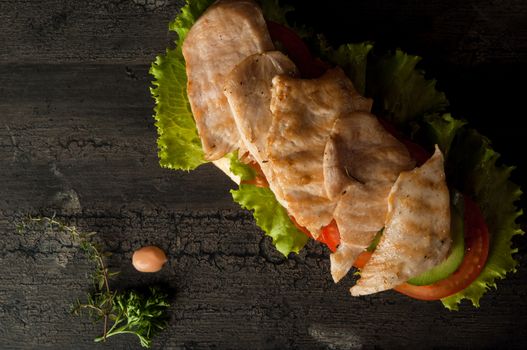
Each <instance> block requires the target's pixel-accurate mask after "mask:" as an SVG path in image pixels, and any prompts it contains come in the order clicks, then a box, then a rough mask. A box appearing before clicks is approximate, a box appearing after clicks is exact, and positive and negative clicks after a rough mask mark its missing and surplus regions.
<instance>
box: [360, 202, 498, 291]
mask: <svg viewBox="0 0 527 350" xmlns="http://www.w3.org/2000/svg"><path fill="white" fill-rule="evenodd" d="M464 201H465V257H464V258H463V261H462V262H461V265H459V268H458V269H457V270H456V272H454V273H453V274H452V275H450V277H448V278H446V279H444V280H441V281H439V282H436V283H434V284H431V285H428V286H414V285H411V284H408V283H404V284H402V285H400V286H398V287H396V288H394V289H395V290H396V291H398V292H399V293H402V294H406V295H408V296H410V297H412V298H415V299H420V300H438V299H441V298H445V297H448V296H450V295H452V294H456V293H457V292H460V291H462V290H463V289H465V288H467V287H468V286H469V285H470V284H471V283H472V282H474V280H475V279H476V278H477V277H478V276H479V275H480V273H481V270H483V267H485V263H486V262H487V256H488V253H489V230H488V228H487V224H486V223H485V219H484V217H483V214H482V213H481V210H480V209H479V207H478V205H477V204H476V203H475V202H474V201H473V200H471V199H470V198H469V197H467V196H464ZM370 257H371V252H364V253H362V254H361V255H359V257H358V258H357V261H355V263H354V264H353V266H355V267H357V268H362V267H364V265H365V264H366V262H368V260H369V259H370Z"/></svg>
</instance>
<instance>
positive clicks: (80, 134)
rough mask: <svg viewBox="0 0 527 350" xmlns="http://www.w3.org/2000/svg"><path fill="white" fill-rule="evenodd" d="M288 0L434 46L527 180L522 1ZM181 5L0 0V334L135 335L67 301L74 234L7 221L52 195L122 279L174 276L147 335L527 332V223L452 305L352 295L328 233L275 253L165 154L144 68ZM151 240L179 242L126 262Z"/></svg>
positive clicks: (248, 345)
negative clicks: (493, 276)
mask: <svg viewBox="0 0 527 350" xmlns="http://www.w3.org/2000/svg"><path fill="white" fill-rule="evenodd" d="M295 3H296V4H297V7H299V8H300V7H302V8H301V11H300V14H299V15H298V16H297V17H298V18H302V19H303V22H304V23H310V24H312V25H313V26H314V27H315V28H316V29H317V30H318V31H323V32H326V34H328V37H329V39H330V40H331V41H332V42H333V43H335V44H338V43H342V42H345V41H358V40H365V39H369V40H376V41H377V42H378V43H379V46H382V47H386V48H394V47H397V46H398V47H401V48H403V49H405V50H406V51H409V52H411V53H414V54H419V55H422V56H424V57H425V60H424V62H423V67H424V68H426V70H427V72H428V73H429V74H430V75H431V76H435V77H437V78H438V79H439V86H440V88H441V89H442V90H444V91H446V93H447V95H448V96H449V98H450V100H451V103H452V110H453V111H454V112H455V113H456V114H457V115H458V116H462V117H464V118H467V119H469V120H470V121H471V122H472V123H473V124H474V125H476V126H477V127H478V128H479V129H480V130H482V131H483V133H485V134H486V135H488V136H489V137H491V138H492V139H493V140H494V144H495V146H496V149H497V150H498V151H500V152H501V153H502V154H503V158H504V160H505V161H506V162H507V163H509V164H516V165H518V166H519V167H518V169H517V171H516V172H515V173H514V177H515V179H516V181H518V182H520V183H521V184H522V185H524V187H525V185H526V184H527V182H526V181H525V180H524V178H525V176H526V174H527V161H526V157H525V154H524V150H525V143H524V142H525V134H526V131H527V128H526V127H525V126H524V125H525V120H524V119H525V99H526V98H525V92H526V88H525V86H526V83H527V79H526V76H527V2H525V1H522V0H504V1H490V0H484V1H477V0H470V1H453V0H448V1H440V0H433V1H426V2H415V1H404V2H392V1H388V0H382V1H381V0H379V1H370V2H367V1H353V2H349V3H347V5H346V7H345V8H343V7H342V3H341V2H337V1H334V2H329V3H328V2H323V3H324V4H323V5H316V4H312V5H311V4H310V5H307V4H303V5H302V6H301V1H295ZM319 3H321V2H319ZM180 6H181V1H169V0H133V1H131V0H130V1H123V0H119V1H118V0H95V1H68V0H42V1H28V0H20V1H19V0H0V235H1V236H0V266H1V268H2V273H1V274H0V348H1V349H94V348H97V347H101V348H109V349H129V348H138V343H137V341H136V339H135V338H133V337H131V336H130V337H128V336H124V337H120V338H119V337H116V338H114V339H111V340H109V341H108V342H107V343H106V344H104V345H95V344H94V343H92V339H93V338H94V337H95V336H96V335H98V334H99V332H100V327H99V325H93V324H92V323H90V321H88V320H87V319H86V318H77V317H74V316H72V315H70V314H69V313H68V310H69V305H70V304H71V302H72V301H74V300H75V299H76V298H83V297H84V293H85V291H86V290H88V289H89V287H90V283H89V281H88V278H87V275H88V274H89V273H90V271H91V265H90V263H89V262H88V261H87V259H86V258H85V257H84V256H83V255H82V254H81V253H80V252H78V251H77V249H76V248H74V247H72V245H71V242H70V241H68V239H64V238H61V237H58V236H52V235H43V234H40V235H37V234H30V235H25V236H19V235H16V234H15V230H14V221H15V220H16V218H17V217H21V216H23V215H25V214H27V213H33V214H35V213H44V214H48V215H49V214H50V213H52V212H54V211H55V212H57V213H58V215H59V216H60V217H61V219H63V220H65V221H67V222H69V223H73V224H76V225H78V226H79V227H81V228H83V229H84V230H96V231H97V232H99V234H100V236H101V238H102V240H103V241H104V242H105V244H106V246H107V247H108V249H109V250H111V251H112V252H113V253H114V256H113V258H112V259H111V261H110V263H111V264H112V265H113V266H118V267H120V268H121V269H122V270H123V273H122V275H121V277H120V278H119V280H118V281H117V282H116V284H118V285H120V286H130V285H136V284H142V283H146V282H165V283H167V284H169V285H170V286H171V287H172V288H173V289H174V290H175V299H174V301H173V305H172V307H171V309H170V315H171V320H170V327H169V329H168V330H167V331H165V332H164V333H163V334H162V335H160V336H158V337H157V338H156V339H155V342H154V347H155V348H170V349H208V348H216V349H275V348H276V349H284V348H296V349H355V348H361V347H363V348H374V347H379V348H408V349H414V348H430V347H434V348H468V347H471V348H472V347H474V348H504V347H506V348H522V347H525V345H524V343H526V342H527V269H526V268H525V266H524V265H525V263H526V262H527V255H526V252H527V243H526V238H525V237H519V238H516V239H515V243H516V245H517V246H519V247H520V249H521V251H520V254H518V255H517V258H518V260H519V261H520V267H519V270H518V273H516V274H515V275H511V276H510V277H509V278H507V279H506V280H504V281H502V282H500V283H499V286H498V289H497V290H492V291H490V292H489V293H488V294H487V295H486V296H485V297H484V298H483V299H482V301H481V308H480V309H474V308H472V307H471V306H469V305H468V304H463V305H462V307H461V310H460V311H459V312H450V311H448V310H446V309H444V308H443V307H442V306H441V305H440V303H437V302H420V301H416V300H411V299H409V298H406V297H404V296H401V295H398V294H396V293H394V292H386V293H382V294H378V295H374V296H370V297H364V298H356V299H352V298H351V297H350V296H349V293H348V287H349V283H350V281H351V280H350V279H347V280H346V281H344V282H343V283H340V284H338V285H334V284H333V283H332V281H331V278H330V275H329V260H328V251H327V250H326V249H323V248H322V247H321V246H319V245H315V244H310V245H308V247H307V248H306V249H304V250H303V251H302V253H301V254H299V255H298V256H294V257H291V258H290V259H288V260H286V259H283V258H282V257H281V256H280V255H279V254H277V253H276V252H275V251H274V249H273V248H272V246H271V244H270V242H269V240H268V239H267V238H264V237H263V236H262V233H261V231H260V230H259V229H257V228H256V227H255V225H254V222H253V219H252V217H251V215H250V214H248V213H247V212H245V211H243V210H240V208H239V207H237V206H236V205H235V204H233V202H232V200H231V197H230V194H229V192H228V190H229V189H230V188H232V187H233V184H232V183H230V182H229V180H228V179H227V178H226V177H225V176H223V175H222V174H221V173H220V172H219V171H218V170H216V169H215V168H213V167H211V166H203V167H202V168H200V169H198V170H197V171H194V172H192V173H183V172H175V171H170V170H166V169H161V168H160V167H159V166H158V162H157V156H156V130H155V127H154V125H153V118H152V117H151V115H152V107H153V101H152V99H151V97H150V94H149V90H148V87H149V85H150V81H151V80H152V77H151V76H149V74H148V68H149V64H150V62H151V61H152V60H153V59H154V57H155V56H156V55H157V54H159V53H161V52H163V51H164V49H165V47H167V46H168V45H169V43H170V42H171V40H172V38H173V36H172V34H169V33H168V32H167V24H168V22H169V21H170V20H171V19H172V18H173V17H174V15H175V14H176V13H177V12H178V9H179V8H180ZM146 244H156V245H159V246H160V247H163V248H164V249H165V250H166V251H167V252H168V254H169V258H170V260H169V263H168V266H167V267H166V268H165V269H164V270H163V271H162V272H160V273H158V274H154V275H141V274H139V273H137V272H135V271H134V270H133V268H132V267H131V264H130V257H131V254H132V252H133V250H134V249H136V248H137V247H140V246H142V245H146Z"/></svg>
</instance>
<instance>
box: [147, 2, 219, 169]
mask: <svg viewBox="0 0 527 350" xmlns="http://www.w3.org/2000/svg"><path fill="white" fill-rule="evenodd" d="M212 2H213V1H212V0H197V1H190V0H187V4H186V5H185V6H184V7H183V8H182V9H181V13H180V14H179V15H178V16H177V17H176V19H175V20H174V21H173V22H172V23H170V26H169V28H170V30H171V31H175V32H176V33H177V34H178V39H177V41H176V48H174V49H167V51H166V53H165V55H161V56H158V57H157V58H156V60H155V61H154V62H153V63H152V66H151V67H150V74H152V75H153V76H154V81H153V82H152V85H153V87H151V88H150V91H151V94H152V96H153V97H154V99H155V103H156V106H155V108H154V112H155V114H154V118H155V119H156V123H155V125H156V127H157V132H158V138H157V147H158V157H159V164H160V165H161V166H163V167H166V168H171V169H180V170H192V169H195V168H196V167H198V166H199V165H201V164H203V163H206V160H205V158H204V154H203V149H202V147H201V140H200V138H199V136H198V131H197V129H196V123H195V122H194V117H193V116H192V111H191V109H190V103H189V101H188V97H187V74H186V71H185V59H184V58H183V54H182V52H181V45H182V43H183V40H184V39H185V37H186V35H187V33H188V31H189V30H190V27H192V25H193V24H194V22H195V21H196V19H197V18H198V17H199V16H200V15H201V13H203V11H204V10H205V9H206V8H207V7H208V6H209V5H210V4H211V3H212Z"/></svg>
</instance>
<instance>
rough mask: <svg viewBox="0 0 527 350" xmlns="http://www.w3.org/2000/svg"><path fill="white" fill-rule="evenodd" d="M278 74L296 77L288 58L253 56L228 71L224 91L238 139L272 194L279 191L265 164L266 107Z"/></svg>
mask: <svg viewBox="0 0 527 350" xmlns="http://www.w3.org/2000/svg"><path fill="white" fill-rule="evenodd" d="M280 74H286V75H290V76H295V75H297V74H298V73H297V69H296V66H295V64H294V63H293V62H292V61H291V60H290V59H289V58H287V56H285V55H284V54H282V53H281V52H279V51H269V52H265V53H261V54H255V55H252V56H249V57H248V58H246V59H245V60H243V61H242V62H241V63H240V64H238V65H237V66H236V67H235V68H234V69H233V70H232V71H231V73H230V74H229V75H228V76H227V77H226V83H225V89H224V90H225V91H224V93H225V95H226V96H227V99H228V101H229V105H230V106H231V110H232V115H233V117H234V121H235V122H236V126H237V127H238V132H239V134H240V137H241V139H242V141H243V143H244V145H245V147H246V148H247V149H248V150H249V153H250V154H251V155H252V157H253V158H254V159H255V160H256V162H257V163H258V164H259V165H260V168H261V169H262V171H263V173H264V175H265V177H266V179H267V181H268V182H269V183H270V187H271V190H272V191H273V192H274V193H275V194H276V193H279V192H281V190H280V188H279V187H277V183H276V181H273V172H272V169H271V167H269V162H268V161H267V136H268V134H269V128H270V126H271V121H272V119H273V115H272V114H271V109H270V107H269V106H270V104H271V87H272V79H273V78H274V77H275V76H277V75H280ZM279 197H280V198H281V196H279ZM284 204H287V203H284Z"/></svg>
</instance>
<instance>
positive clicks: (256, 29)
mask: <svg viewBox="0 0 527 350" xmlns="http://www.w3.org/2000/svg"><path fill="white" fill-rule="evenodd" d="M182 49H183V56H184V57H185V62H186V70H187V77H188V84H187V92H188V97H189V101H190V106H191V108H192V114H193V115H194V119H195V121H196V126H197V129H198V132H199V135H200V138H201V142H202V145H203V150H204V152H205V158H206V159H208V160H216V159H219V158H221V157H223V156H224V155H225V154H226V153H228V152H231V151H233V150H235V149H237V148H238V145H239V143H240V137H239V134H238V130H237V128H236V125H235V123H234V119H233V117H232V114H231V109H230V107H229V103H228V101H227V98H226V97H225V95H224V93H223V87H224V84H225V77H226V75H227V74H229V73H230V72H231V70H232V69H233V68H234V67H235V66H236V65H237V64H239V63H240V62H241V61H242V60H244V59H245V58H247V57H248V56H250V55H253V54H256V53H261V52H265V51H270V50H273V49H274V45H273V43H272V41H271V38H270V36H269V32H268V31H267V26H266V24H265V20H264V18H263V15H262V11H261V9H260V8H259V7H258V5H257V4H256V3H255V2H254V1H251V0H220V1H217V2H216V3H214V4H213V5H212V6H210V7H209V8H208V9H207V11H205V13H204V14H203V15H202V16H201V17H200V18H199V19H198V20H197V21H196V23H195V24H194V25H193V26H192V28H191V29H190V31H189V32H188V34H187V37H186V39H185V41H184V42H183V48H182Z"/></svg>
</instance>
